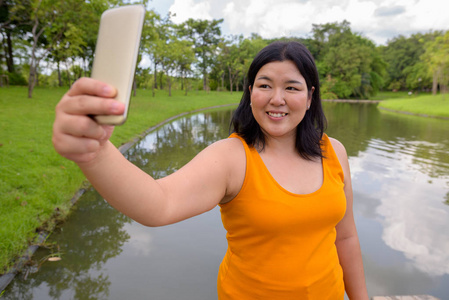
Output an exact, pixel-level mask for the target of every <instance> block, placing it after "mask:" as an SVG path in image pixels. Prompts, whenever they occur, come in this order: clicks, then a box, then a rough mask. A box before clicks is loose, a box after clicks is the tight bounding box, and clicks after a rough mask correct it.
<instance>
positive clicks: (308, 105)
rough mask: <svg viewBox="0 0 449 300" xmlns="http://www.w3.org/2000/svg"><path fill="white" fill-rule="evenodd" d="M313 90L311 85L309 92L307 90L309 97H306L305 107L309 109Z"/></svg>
mask: <svg viewBox="0 0 449 300" xmlns="http://www.w3.org/2000/svg"><path fill="white" fill-rule="evenodd" d="M313 92H315V87H314V86H312V88H311V89H310V92H309V99H307V109H309V107H310V104H312V95H313Z"/></svg>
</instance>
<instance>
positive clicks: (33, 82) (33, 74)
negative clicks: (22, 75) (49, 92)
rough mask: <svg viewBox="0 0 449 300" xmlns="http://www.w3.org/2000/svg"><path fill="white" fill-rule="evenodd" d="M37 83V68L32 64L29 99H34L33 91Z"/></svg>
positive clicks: (29, 78) (29, 77) (29, 79)
mask: <svg viewBox="0 0 449 300" xmlns="http://www.w3.org/2000/svg"><path fill="white" fill-rule="evenodd" d="M32 55H33V54H32ZM35 83H36V67H35V66H34V65H33V64H32V65H30V75H29V76H28V98H32V97H33V89H34V84H35Z"/></svg>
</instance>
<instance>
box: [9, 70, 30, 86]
mask: <svg viewBox="0 0 449 300" xmlns="http://www.w3.org/2000/svg"><path fill="white" fill-rule="evenodd" d="M6 75H8V77H9V84H10V85H28V82H27V80H26V79H25V77H23V75H22V74H20V73H9V72H8V73H6Z"/></svg>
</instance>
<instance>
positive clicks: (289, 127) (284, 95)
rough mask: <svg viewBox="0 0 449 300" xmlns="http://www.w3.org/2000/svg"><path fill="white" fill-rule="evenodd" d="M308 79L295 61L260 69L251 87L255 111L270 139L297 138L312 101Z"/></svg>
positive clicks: (258, 121) (252, 107)
mask: <svg viewBox="0 0 449 300" xmlns="http://www.w3.org/2000/svg"><path fill="white" fill-rule="evenodd" d="M314 89H315V88H314V87H312V89H311V93H310V94H309V92H308V89H307V84H306V81H305V79H304V77H303V76H302V75H301V73H300V72H299V70H298V68H297V67H296V65H295V64H294V63H293V62H292V61H289V60H287V61H282V62H280V61H276V62H270V63H267V64H266V65H264V66H263V67H262V68H260V70H259V72H257V74H256V78H255V81H254V85H253V86H252V87H250V92H251V109H252V112H253V115H254V118H255V119H256V121H257V123H258V124H259V126H260V127H261V129H262V131H263V133H264V134H265V136H266V137H267V138H270V137H274V138H280V137H293V138H296V127H297V126H298V124H299V123H300V122H301V121H302V119H303V118H304V115H305V113H306V111H307V109H308V107H309V106H310V103H311V101H312V93H313V91H314Z"/></svg>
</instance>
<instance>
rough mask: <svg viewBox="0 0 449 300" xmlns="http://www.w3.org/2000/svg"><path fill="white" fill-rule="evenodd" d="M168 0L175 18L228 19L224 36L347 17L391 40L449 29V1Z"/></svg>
mask: <svg viewBox="0 0 449 300" xmlns="http://www.w3.org/2000/svg"><path fill="white" fill-rule="evenodd" d="M160 1H161V0H154V2H152V3H154V5H156V4H158V3H159V2H160ZM167 1H168V2H170V0H164V5H165V6H166V7H170V8H169V11H170V12H172V13H175V14H176V17H174V18H173V21H174V22H175V23H180V22H183V21H185V20H187V19H188V18H194V19H207V20H211V19H221V18H223V19H224V22H223V24H222V29H223V34H224V35H228V34H237V35H238V34H243V35H245V36H249V35H250V34H251V33H258V34H260V35H261V36H262V37H264V38H274V37H281V36H297V37H307V36H309V35H310V33H311V30H312V24H326V23H331V22H341V21H343V20H347V21H349V22H350V23H351V29H352V30H353V31H354V32H358V33H361V34H362V35H363V36H365V37H367V38H370V39H371V40H373V41H374V42H376V43H377V44H385V43H386V42H387V40H388V39H391V38H393V37H396V36H399V35H400V34H402V35H405V36H410V35H411V34H413V33H418V32H422V33H424V32H428V31H429V30H449V22H448V16H447V12H448V11H449V1H447V0H414V1H410V0H321V1H312V0H171V2H172V4H171V5H167V4H166V3H167ZM161 5H162V4H160V5H159V6H158V7H162V6H161ZM159 13H161V15H165V14H166V12H165V11H161V12H159Z"/></svg>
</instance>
